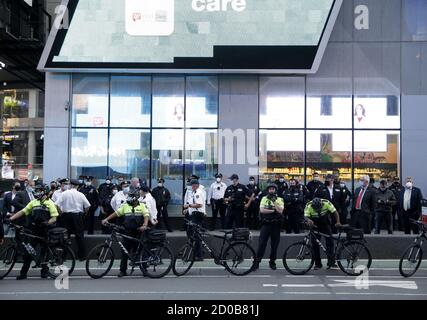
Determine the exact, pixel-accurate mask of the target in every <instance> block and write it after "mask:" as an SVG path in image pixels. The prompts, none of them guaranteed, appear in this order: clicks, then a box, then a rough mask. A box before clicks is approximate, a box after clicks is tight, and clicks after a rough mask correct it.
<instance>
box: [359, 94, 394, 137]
mask: <svg viewBox="0 0 427 320" xmlns="http://www.w3.org/2000/svg"><path fill="white" fill-rule="evenodd" d="M399 109H400V107H399V98H398V97H396V96H378V97H372V96H370V97H363V96H357V97H355V98H354V109H353V116H354V128H356V129H382V128H384V129H399V128H400V110H399Z"/></svg>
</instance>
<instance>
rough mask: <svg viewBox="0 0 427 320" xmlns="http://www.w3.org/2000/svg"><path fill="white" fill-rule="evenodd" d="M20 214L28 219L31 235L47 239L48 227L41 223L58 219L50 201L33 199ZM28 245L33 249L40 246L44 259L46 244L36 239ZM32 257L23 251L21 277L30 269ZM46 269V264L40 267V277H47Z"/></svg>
mask: <svg viewBox="0 0 427 320" xmlns="http://www.w3.org/2000/svg"><path fill="white" fill-rule="evenodd" d="M22 212H23V213H24V215H25V216H26V217H29V221H30V222H31V223H30V226H31V231H32V233H33V235H35V236H38V237H42V238H47V232H48V226H47V225H43V224H42V222H47V221H49V220H50V219H51V218H54V217H58V215H59V214H58V210H57V209H56V207H55V204H54V202H53V201H52V200H51V199H46V200H44V201H41V200H37V199H34V200H32V201H30V202H29V203H28V204H27V206H26V207H25V208H24V209H22ZM30 243H31V245H32V246H33V247H35V246H37V244H40V247H41V249H40V256H41V257H44V256H45V255H46V253H47V247H46V243H44V242H43V241H40V240H38V239H30ZM31 261H32V257H31V256H30V255H29V254H28V252H27V251H24V263H23V264H22V268H21V272H20V274H21V276H26V275H27V273H28V270H29V269H30V265H31ZM47 271H48V267H47V265H46V264H43V265H42V271H41V272H42V276H47Z"/></svg>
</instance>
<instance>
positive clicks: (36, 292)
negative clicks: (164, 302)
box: [0, 290, 274, 296]
mask: <svg viewBox="0 0 427 320" xmlns="http://www.w3.org/2000/svg"><path fill="white" fill-rule="evenodd" d="M40 294H49V295H50V294H55V295H57V294H67V295H69V294H86V295H90V294H274V292H269V291H60V290H58V291H16V292H0V295H8V296H10V295H40Z"/></svg>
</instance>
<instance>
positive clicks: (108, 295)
mask: <svg viewBox="0 0 427 320" xmlns="http://www.w3.org/2000/svg"><path fill="white" fill-rule="evenodd" d="M277 262H278V267H279V268H278V270H276V271H273V270H270V269H269V268H268V264H267V261H266V260H264V261H263V263H262V264H261V268H260V269H259V270H258V271H256V272H253V273H251V274H249V275H247V276H244V277H237V276H233V275H230V274H229V273H228V272H227V271H226V270H224V268H222V267H220V266H216V265H215V264H214V263H213V262H212V261H211V260H205V261H204V262H197V263H195V265H194V267H193V269H191V270H190V272H189V273H188V274H187V275H186V276H183V277H176V276H174V275H173V274H172V272H171V273H170V274H169V275H167V276H166V277H164V278H162V279H149V278H144V277H142V276H140V272H139V271H135V273H134V274H133V275H132V276H129V277H126V278H120V279H119V278H117V276H116V275H117V273H118V265H117V264H115V265H114V267H113V269H112V270H111V271H110V273H109V275H108V276H106V277H105V278H103V279H98V280H94V279H91V278H89V277H88V276H87V275H86V272H85V269H84V263H81V262H79V263H78V265H77V267H76V270H75V272H74V273H73V275H72V276H71V277H70V278H69V281H68V289H60V290H59V289H57V288H56V286H55V281H54V280H42V279H40V278H39V277H38V275H39V271H37V270H34V269H33V270H31V271H30V277H29V279H27V280H23V281H17V280H15V279H14V276H16V274H17V273H18V270H17V269H14V270H13V272H12V274H11V275H10V276H8V277H7V278H5V279H3V280H0V299H1V300H20V299H25V300H32V299H37V300H40V299H42V300H75V299H80V300H81V299H83V300H91V299H101V300H106V299H107V300H108V299H113V300H120V299H126V300H129V299H130V300H134V299H137V300H164V299H167V300H170V299H171V300H175V299H176V300H207V299H209V300H211V299H213V300H263V299H267V300H295V299H297V300H310V299H313V300H314V299H315V300H318V299H322V300H359V299H368V300H371V299H372V300H374V299H375V300H377V299H386V300H394V299H399V300H400V299H411V300H420V299H423V300H424V299H427V263H424V262H423V264H422V265H421V268H420V269H419V270H418V272H417V273H416V274H415V275H414V276H413V277H411V278H403V277H401V276H400V274H399V271H398V261H397V260H377V261H373V265H372V267H371V269H370V271H369V275H368V276H364V277H360V278H356V277H351V276H346V275H345V274H343V273H342V272H341V271H340V270H339V269H337V270H325V269H322V270H317V271H314V270H312V271H310V272H309V273H308V274H307V275H304V276H293V275H290V274H288V273H287V272H286V270H284V268H283V266H282V265H281V261H279V260H278V261H277ZM324 265H326V261H325V263H324ZM60 284H61V285H66V281H65V282H61V283H60ZM56 285H57V286H58V282H57V283H56Z"/></svg>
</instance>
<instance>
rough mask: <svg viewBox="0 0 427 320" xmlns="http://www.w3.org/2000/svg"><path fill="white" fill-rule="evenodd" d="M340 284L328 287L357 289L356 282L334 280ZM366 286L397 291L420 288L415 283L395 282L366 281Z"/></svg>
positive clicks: (332, 284)
mask: <svg viewBox="0 0 427 320" xmlns="http://www.w3.org/2000/svg"><path fill="white" fill-rule="evenodd" d="M334 281H335V282H339V283H331V284H328V285H327V286H328V287H331V288H334V287H355V286H356V282H355V281H354V280H334ZM366 285H367V286H369V287H372V286H382V287H390V288H397V289H408V290H417V289H418V286H417V284H416V283H415V281H393V280H389V281H386V280H366Z"/></svg>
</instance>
